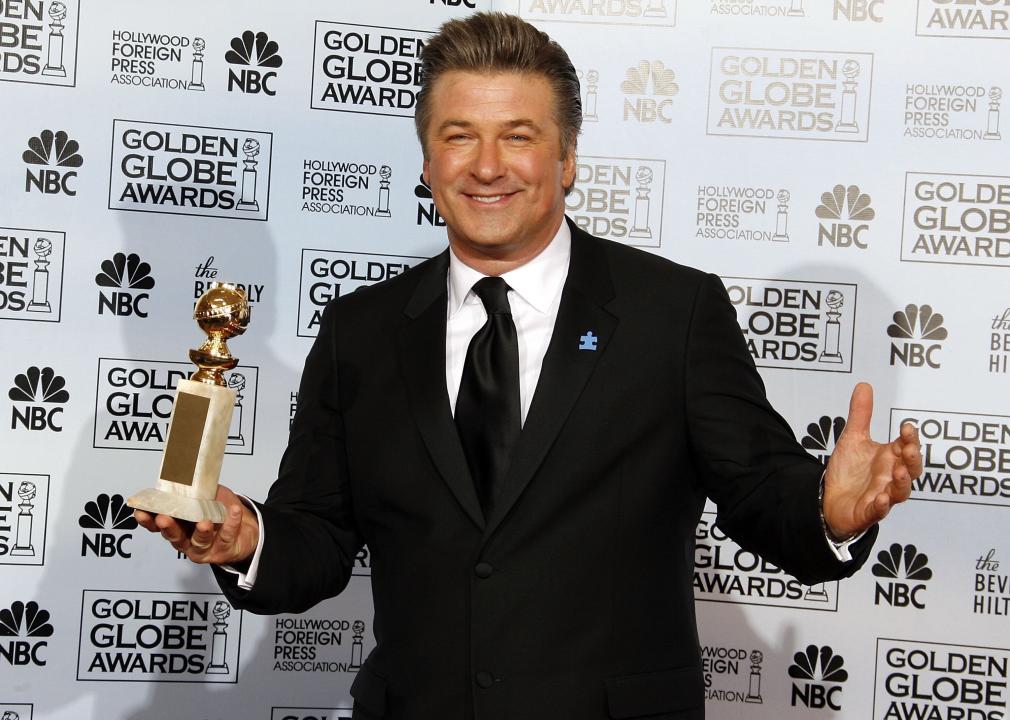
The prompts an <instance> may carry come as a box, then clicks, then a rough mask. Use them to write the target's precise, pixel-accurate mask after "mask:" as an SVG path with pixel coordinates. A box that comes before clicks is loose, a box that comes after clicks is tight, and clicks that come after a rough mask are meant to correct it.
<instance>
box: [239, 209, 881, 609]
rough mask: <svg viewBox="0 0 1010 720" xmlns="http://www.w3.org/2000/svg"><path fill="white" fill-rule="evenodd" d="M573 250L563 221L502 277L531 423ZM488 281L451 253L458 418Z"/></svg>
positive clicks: (449, 352)
mask: <svg viewBox="0 0 1010 720" xmlns="http://www.w3.org/2000/svg"><path fill="white" fill-rule="evenodd" d="M571 251H572V235H571V231H570V230H569V228H568V223H567V222H564V221H562V223H561V227H560V228H558V232H557V234H556V235H555V236H554V239H553V240H552V241H551V243H550V244H549V245H548V246H547V247H546V248H544V249H543V250H542V251H541V252H540V254H539V255H537V256H536V257H535V258H533V259H532V260H530V261H529V262H527V263H525V264H524V265H522V266H520V267H518V268H516V269H515V270H511V271H509V272H507V273H504V274H503V275H502V276H501V277H502V279H503V280H505V282H506V283H508V286H509V288H510V289H509V291H508V302H509V307H510V308H511V310H512V319H513V321H514V322H515V325H516V334H517V335H518V340H519V401H520V407H521V409H522V415H521V421H522V422H523V423H525V422H526V414H527V413H528V412H529V409H530V402H531V401H532V400H533V393H534V391H535V390H536V387H537V381H538V380H539V379H540V369H541V367H543V362H544V355H545V354H546V353H547V346H548V345H549V344H550V340H551V335H552V334H553V333H554V323H555V321H556V320H557V318H558V308H559V307H560V306H561V291H562V289H563V288H564V285H565V279H566V278H567V277H568V264H569V261H570V260H571V254H572V252H571ZM482 277H484V275H482V274H481V273H480V272H478V271H477V270H474V269H473V268H472V267H470V266H469V265H466V264H464V263H463V261H462V260H460V259H459V258H458V257H456V254H455V253H454V252H453V251H452V250H451V249H450V250H449V274H448V278H447V280H446V282H447V284H448V296H449V302H448V304H447V305H446V330H445V387H446V390H447V391H448V393H449V407H451V408H452V412H453V414H454V415H455V413H456V396H457V395H458V394H459V384H460V380H461V379H462V377H463V363H464V362H465V360H466V351H467V348H468V347H469V345H470V340H471V338H473V336H474V335H475V334H476V333H477V331H478V330H480V328H481V327H482V326H483V325H484V323H485V322H486V321H487V312H486V311H485V310H484V304H483V303H482V302H481V301H480V298H478V297H477V296H476V295H475V294H474V292H473V290H472V288H473V286H474V284H475V283H476V282H477V281H478V280H480V279H481V278H482ZM822 482H823V480H822ZM243 500H244V501H245V502H246V504H247V505H248V506H249V507H250V508H251V509H252V510H253V511H254V512H255V513H256V517H257V520H258V521H259V527H260V532H259V543H258V544H257V546H256V551H255V552H254V554H253V556H252V559H251V560H250V563H249V569H248V570H247V571H246V572H245V573H242V572H239V571H238V570H236V569H234V568H232V567H229V566H223V568H224V569H225V570H228V571H229V572H231V573H234V574H235V575H238V586H239V587H241V588H243V589H245V590H250V589H252V586H253V583H254V582H256V573H257V570H258V568H259V559H260V551H261V550H262V548H263V542H264V539H265V537H266V528H264V526H263V518H262V516H261V515H260V512H259V509H258V508H257V507H256V505H255V503H253V502H251V501H250V500H249V499H248V498H243ZM824 537H825V540H827V542H828V547H829V548H831V551H832V552H833V553H834V555H835V557H837V558H838V559H839V560H841V561H849V560H851V559H852V556H851V555H850V554H849V551H848V546H849V545H850V544H851V543H852V542H855V540H857V539H858V538H859V537H862V533H860V535H859V536H857V537H856V538H853V539H852V540H850V541H847V542H844V543H836V542H834V541H832V540H831V538H830V537H828V534H827V529H826V528H825V531H824Z"/></svg>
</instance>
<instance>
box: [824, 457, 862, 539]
mask: <svg viewBox="0 0 1010 720" xmlns="http://www.w3.org/2000/svg"><path fill="white" fill-rule="evenodd" d="M827 474H828V473H827V471H826V470H825V471H824V472H823V473H822V474H821V484H820V488H819V489H818V491H817V506H818V510H819V512H820V514H821V528H822V529H823V530H824V535H825V537H827V538H828V540H830V541H831V542H833V543H835V544H836V545H841V544H843V543H847V542H849V541H850V540H852V539H853V538H855V537H858V536H859V535H860V532H859V531H858V530H854V531H852V532H849V533H838V532H836V531H835V529H834V528H832V527H831V525H830V524H829V523H828V521H827V518H826V517H825V516H824V479H825V477H826V476H827Z"/></svg>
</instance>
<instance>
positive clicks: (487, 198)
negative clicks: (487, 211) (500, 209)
mask: <svg viewBox="0 0 1010 720" xmlns="http://www.w3.org/2000/svg"><path fill="white" fill-rule="evenodd" d="M467 197H468V198H470V199H471V200H475V201H477V202H479V203H481V204H484V205H491V204H493V203H496V202H498V201H500V200H504V199H506V198H509V197H512V193H500V194H498V195H471V194H469V193H468V194H467Z"/></svg>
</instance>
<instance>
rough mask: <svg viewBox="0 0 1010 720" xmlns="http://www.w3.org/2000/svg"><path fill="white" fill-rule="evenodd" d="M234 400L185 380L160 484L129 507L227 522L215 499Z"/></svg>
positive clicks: (229, 393)
mask: <svg viewBox="0 0 1010 720" xmlns="http://www.w3.org/2000/svg"><path fill="white" fill-rule="evenodd" d="M235 397H236V393H235V391H234V390H232V389H231V388H228V387H222V386H220V385H208V384H207V383H201V382H194V381H192V380H181V381H180V382H179V388H178V391H177V393H176V396H175V405H174V407H173V408H172V420H171V422H170V423H169V426H168V439H167V440H166V441H165V450H164V453H163V454H162V458H161V471H160V472H159V474H158V475H159V476H158V482H157V483H156V484H155V487H153V488H148V489H146V490H142V491H141V492H139V493H137V494H136V495H134V496H133V497H131V498H130V499H129V500H127V501H126V503H127V505H129V506H130V507H132V508H135V509H137V510H145V511H147V512H151V513H161V514H165V515H171V516H172V517H174V518H178V519H180V520H190V521H193V522H197V521H200V520H211V521H213V522H215V523H220V522H224V519H225V516H226V513H225V508H224V505H222V504H221V503H219V502H217V501H216V500H215V499H214V498H215V497H216V496H217V484H218V479H219V478H220V476H221V463H222V461H223V460H224V451H225V446H226V445H227V443H228V430H229V428H230V427H231V415H232V410H233V409H234V407H235Z"/></svg>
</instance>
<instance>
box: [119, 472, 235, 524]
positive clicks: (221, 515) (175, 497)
mask: <svg viewBox="0 0 1010 720" xmlns="http://www.w3.org/2000/svg"><path fill="white" fill-rule="evenodd" d="M158 484H159V485H160V484H161V481H158ZM126 504H127V505H129V506H130V507H132V508H135V509H137V510H146V511H147V512H149V513H153V514H156V515H171V516H172V517H174V518H176V519H178V520H191V521H192V522H199V521H200V520H210V521H211V522H215V523H223V522H224V519H225V517H227V513H226V511H225V508H224V505H223V504H221V503H219V502H218V501H217V500H203V499H201V498H195V497H187V496H185V495H179V494H177V493H174V492H165V491H164V490H159V489H158V488H147V489H146V490H141V491H140V492H139V493H137V494H136V495H134V496H133V497H131V498H130V499H129V500H127V501H126Z"/></svg>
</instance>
